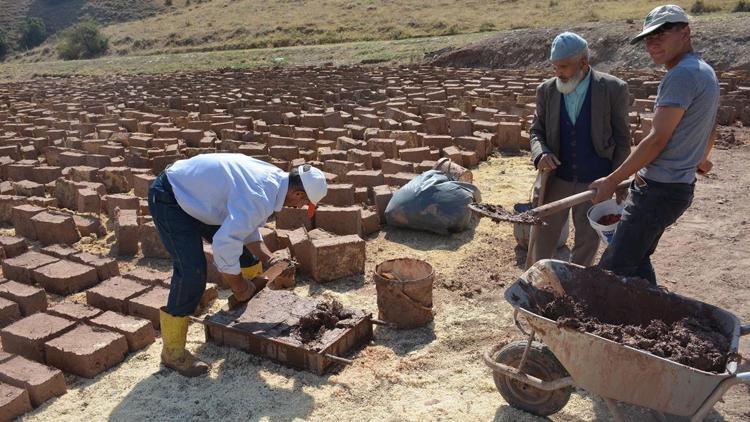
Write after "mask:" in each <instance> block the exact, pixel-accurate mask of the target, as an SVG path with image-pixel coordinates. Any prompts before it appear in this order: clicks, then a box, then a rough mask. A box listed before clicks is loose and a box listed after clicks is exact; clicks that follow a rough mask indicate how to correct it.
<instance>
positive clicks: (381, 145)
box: [367, 138, 398, 159]
mask: <svg viewBox="0 0 750 422" xmlns="http://www.w3.org/2000/svg"><path fill="white" fill-rule="evenodd" d="M367 145H368V146H369V148H370V151H380V152H382V153H383V154H385V158H387V159H392V158H396V157H397V156H398V148H397V146H396V140H395V139H385V138H373V139H370V140H369V141H367Z"/></svg>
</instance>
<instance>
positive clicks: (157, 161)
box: [151, 154, 184, 174]
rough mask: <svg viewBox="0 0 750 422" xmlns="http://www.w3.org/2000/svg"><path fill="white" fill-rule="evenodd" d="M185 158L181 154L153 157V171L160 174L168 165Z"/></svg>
mask: <svg viewBox="0 0 750 422" xmlns="http://www.w3.org/2000/svg"><path fill="white" fill-rule="evenodd" d="M183 158H184V157H183V156H182V155H179V154H169V155H158V156H156V157H154V158H152V159H151V171H152V172H153V173H154V174H159V173H161V172H162V171H164V169H165V168H167V166H168V165H170V164H172V163H174V162H175V161H177V160H181V159H183Z"/></svg>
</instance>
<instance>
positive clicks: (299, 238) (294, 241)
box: [288, 228, 313, 274]
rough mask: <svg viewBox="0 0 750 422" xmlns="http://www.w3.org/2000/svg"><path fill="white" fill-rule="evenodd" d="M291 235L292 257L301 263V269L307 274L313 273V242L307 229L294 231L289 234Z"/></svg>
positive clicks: (290, 247)
mask: <svg viewBox="0 0 750 422" xmlns="http://www.w3.org/2000/svg"><path fill="white" fill-rule="evenodd" d="M288 235H289V244H290V246H289V250H290V251H291V254H292V256H293V257H294V258H295V259H296V260H297V262H298V263H299V267H300V269H301V270H302V271H303V272H305V273H307V274H312V273H313V267H312V253H313V250H312V242H311V240H310V237H309V236H308V233H307V230H305V228H299V229H297V230H294V231H290V232H288Z"/></svg>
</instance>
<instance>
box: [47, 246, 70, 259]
mask: <svg viewBox="0 0 750 422" xmlns="http://www.w3.org/2000/svg"><path fill="white" fill-rule="evenodd" d="M40 252H42V253H44V254H47V255H50V256H54V257H55V258H59V259H66V258H70V256H71V255H75V254H77V253H78V250H77V249H74V248H72V247H70V246H68V245H62V244H56V245H50V246H46V247H44V248H42V250H41V251H40Z"/></svg>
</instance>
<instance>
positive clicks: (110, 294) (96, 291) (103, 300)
mask: <svg viewBox="0 0 750 422" xmlns="http://www.w3.org/2000/svg"><path fill="white" fill-rule="evenodd" d="M150 288H151V287H150V286H146V285H144V284H141V283H139V282H137V281H135V280H130V279H127V278H123V277H112V278H110V279H107V280H104V281H102V282H101V283H100V284H99V285H98V286H96V287H93V288H91V289H88V290H86V303H88V304H89V305H91V306H95V307H97V308H99V309H104V310H107V311H115V312H119V313H121V314H127V313H129V312H128V304H127V301H128V299H131V298H133V297H135V296H137V295H139V294H141V293H143V292H145V291H147V290H149V289H150ZM165 303H166V302H165Z"/></svg>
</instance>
